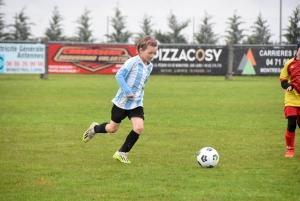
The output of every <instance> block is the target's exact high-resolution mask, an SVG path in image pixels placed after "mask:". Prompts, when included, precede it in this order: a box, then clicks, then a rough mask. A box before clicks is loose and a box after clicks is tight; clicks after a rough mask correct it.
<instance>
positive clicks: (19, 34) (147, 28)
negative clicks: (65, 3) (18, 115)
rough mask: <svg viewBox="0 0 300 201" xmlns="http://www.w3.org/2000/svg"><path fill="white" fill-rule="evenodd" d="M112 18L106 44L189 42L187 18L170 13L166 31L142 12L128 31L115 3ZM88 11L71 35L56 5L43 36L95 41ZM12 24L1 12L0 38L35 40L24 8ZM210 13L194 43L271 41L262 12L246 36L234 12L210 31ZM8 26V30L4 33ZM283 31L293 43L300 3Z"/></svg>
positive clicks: (298, 35)
mask: <svg viewBox="0 0 300 201" xmlns="http://www.w3.org/2000/svg"><path fill="white" fill-rule="evenodd" d="M2 6H4V3H3V0H0V7H2ZM114 11H115V14H114V17H113V18H111V19H110V22H111V26H112V28H113V30H114V31H113V33H111V34H107V35H105V36H106V37H107V38H108V42H109V43H128V42H129V40H130V38H132V37H134V38H135V40H138V39H140V38H142V37H143V36H144V35H151V36H154V37H155V38H156V39H157V40H158V41H160V42H161V43H182V44H188V43H189V42H188V40H187V38H186V37H185V36H184V34H182V32H183V30H184V29H185V28H187V27H188V25H189V23H190V20H189V19H188V20H185V21H183V22H179V21H178V20H177V18H176V16H175V15H174V14H173V13H172V12H170V15H169V16H168V18H167V20H168V27H169V29H170V31H169V32H165V33H163V32H161V31H160V30H154V29H153V27H154V26H153V24H152V23H151V16H147V15H145V16H144V18H143V20H142V22H141V23H140V30H141V31H140V32H139V33H131V32H129V31H128V30H126V16H123V15H122V13H121V11H120V10H119V8H118V6H116V8H114ZM89 14H90V11H89V10H87V9H86V8H85V9H84V12H83V14H82V15H81V16H80V17H79V18H78V19H77V21H76V23H77V25H78V26H77V28H76V34H75V35H74V36H72V37H68V36H65V35H64V31H63V26H62V21H63V17H62V16H61V14H60V13H59V11H58V8H57V7H55V8H54V11H53V15H52V19H51V20H50V23H49V27H48V28H46V30H45V36H47V37H48V38H49V40H50V41H71V42H95V41H96V39H95V38H94V37H93V31H92V30H91V27H90V24H91V23H90V20H91V18H90V17H89ZM14 18H15V23H14V24H9V25H6V24H5V22H4V14H3V13H0V40H36V39H35V38H34V36H33V35H32V34H31V32H30V30H31V29H30V26H33V25H34V24H33V23H30V22H29V17H28V16H26V14H25V8H23V9H22V10H21V11H20V13H17V14H16V15H15V17H14ZM212 18H213V16H211V15H209V14H208V13H206V12H205V16H204V18H203V19H202V20H201V24H200V25H199V26H198V31H197V32H196V33H195V34H194V40H193V42H194V43H198V44H217V43H218V41H219V39H220V38H225V39H227V40H231V41H232V42H233V44H271V43H272V42H271V41H270V37H271V36H272V33H271V32H270V29H269V25H268V24H267V21H266V20H264V19H263V17H262V15H261V13H259V14H258V16H257V19H256V21H255V22H254V24H253V25H252V26H251V27H250V30H251V34H250V35H245V34H244V32H245V30H244V29H241V28H240V26H241V25H242V24H243V23H244V22H243V21H242V17H241V16H238V15H237V14H236V12H234V15H233V16H232V17H229V18H228V21H227V22H226V23H227V24H228V28H227V30H225V33H226V35H224V36H221V35H218V34H216V33H214V31H213V26H214V23H211V19H212ZM6 28H9V29H10V31H9V32H5V30H6ZM283 31H285V33H284V34H283V36H284V37H285V38H286V40H287V44H295V43H297V41H298V40H300V6H299V5H298V6H297V7H296V8H295V10H294V11H293V13H292V15H291V16H290V17H289V26H287V27H286V28H285V29H283Z"/></svg>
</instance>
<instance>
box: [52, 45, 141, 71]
mask: <svg viewBox="0 0 300 201" xmlns="http://www.w3.org/2000/svg"><path fill="white" fill-rule="evenodd" d="M48 47H49V49H48V72H49V73H71V74H116V72H117V71H118V70H119V68H120V67H121V66H122V65H123V63H124V62H125V61H126V60H127V59H129V58H131V57H133V56H135V55H136V47H135V46H134V45H122V44H115V45H114V44H80V43H78V44H61V43H57V44H49V46H48Z"/></svg>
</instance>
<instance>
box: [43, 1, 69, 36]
mask: <svg viewBox="0 0 300 201" xmlns="http://www.w3.org/2000/svg"><path fill="white" fill-rule="evenodd" d="M62 19H63V18H62V16H61V15H60V13H59V12H58V9H57V7H56V6H55V7H54V11H53V15H52V21H50V22H49V25H50V27H49V28H47V29H46V31H45V35H46V36H47V37H48V38H49V40H50V41H63V40H64V39H65V37H64V36H63V29H62V26H61V24H60V22H61V21H62Z"/></svg>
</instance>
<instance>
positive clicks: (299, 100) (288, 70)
mask: <svg viewBox="0 0 300 201" xmlns="http://www.w3.org/2000/svg"><path fill="white" fill-rule="evenodd" d="M283 80H286V81H288V83H291V84H292V85H293V86H294V89H293V90H292V91H288V92H286V93H285V97H284V105H285V106H295V107H300V95H299V94H300V60H297V59H296V57H295V58H292V59H290V60H288V61H287V62H286V63H285V64H284V66H283V69H282V71H281V73H280V81H283Z"/></svg>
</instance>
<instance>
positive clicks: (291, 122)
mask: <svg viewBox="0 0 300 201" xmlns="http://www.w3.org/2000/svg"><path fill="white" fill-rule="evenodd" d="M287 119H288V126H287V130H286V132H285V143H286V154H285V157H293V156H294V152H295V147H294V141H295V130H296V125H297V117H296V116H289V117H288V118H287Z"/></svg>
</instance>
